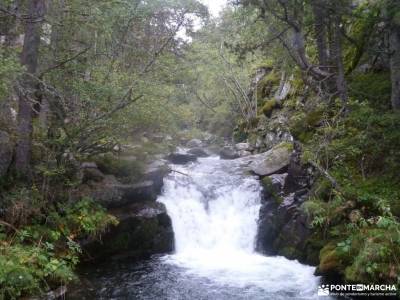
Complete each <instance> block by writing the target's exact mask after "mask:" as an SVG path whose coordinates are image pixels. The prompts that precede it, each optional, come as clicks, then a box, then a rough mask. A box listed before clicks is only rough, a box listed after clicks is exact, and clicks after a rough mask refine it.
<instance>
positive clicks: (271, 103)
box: [262, 99, 277, 118]
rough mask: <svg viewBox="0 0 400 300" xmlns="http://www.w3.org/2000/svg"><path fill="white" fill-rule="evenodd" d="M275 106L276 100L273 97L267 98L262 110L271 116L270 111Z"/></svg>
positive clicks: (267, 115)
mask: <svg viewBox="0 0 400 300" xmlns="http://www.w3.org/2000/svg"><path fill="white" fill-rule="evenodd" d="M276 107H277V102H276V100H275V99H271V100H268V101H267V102H265V104H264V106H263V107H262V112H263V114H264V115H265V116H266V117H268V118H269V117H271V114H272V111H273V110H274V108H276Z"/></svg>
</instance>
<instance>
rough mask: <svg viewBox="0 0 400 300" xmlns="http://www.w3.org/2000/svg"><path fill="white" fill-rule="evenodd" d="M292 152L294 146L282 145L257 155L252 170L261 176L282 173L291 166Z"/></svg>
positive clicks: (251, 165) (251, 164) (252, 163)
mask: <svg viewBox="0 0 400 300" xmlns="http://www.w3.org/2000/svg"><path fill="white" fill-rule="evenodd" d="M292 151H293V147H292V144H289V143H281V144H279V145H277V146H275V147H274V148H272V149H271V150H269V151H267V152H264V153H261V154H258V155H255V156H254V157H253V161H252V162H251V163H250V170H251V171H252V172H254V173H255V174H257V175H259V176H268V175H271V174H275V173H282V172H284V171H286V169H287V167H288V165H289V162H290V157H291V154H292Z"/></svg>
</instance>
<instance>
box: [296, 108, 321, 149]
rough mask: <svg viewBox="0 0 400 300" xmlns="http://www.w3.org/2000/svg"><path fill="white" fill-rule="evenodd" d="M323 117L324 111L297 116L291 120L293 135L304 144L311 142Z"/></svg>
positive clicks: (317, 110) (314, 111)
mask: <svg viewBox="0 0 400 300" xmlns="http://www.w3.org/2000/svg"><path fill="white" fill-rule="evenodd" d="M323 115H324V110H323V109H316V110H313V111H310V112H308V113H304V112H302V113H299V114H296V115H295V116H293V117H292V118H291V120H290V124H289V127H290V132H291V134H292V135H293V137H294V138H296V139H297V140H299V141H301V142H303V143H307V142H309V141H310V140H311V138H312V137H313V135H314V132H315V129H316V128H317V127H318V125H319V124H320V123H321V121H322V119H323Z"/></svg>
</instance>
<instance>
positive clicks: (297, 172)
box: [257, 151, 323, 265]
mask: <svg viewBox="0 0 400 300" xmlns="http://www.w3.org/2000/svg"><path fill="white" fill-rule="evenodd" d="M288 164H289V167H288V168H287V169H288V173H285V174H273V175H270V176H268V177H264V178H263V179H262V184H263V187H264V202H263V203H262V206H261V209H260V217H259V222H258V234H257V251H260V252H262V253H266V254H270V255H283V256H285V257H287V258H290V259H298V260H299V261H301V262H305V263H308V264H313V265H317V264H318V256H319V251H320V249H321V247H322V246H323V243H322V242H321V240H322V238H321V237H319V236H318V234H317V233H316V232H313V231H312V230H311V226H310V223H311V220H310V218H309V217H308V216H307V215H306V214H305V212H304V211H303V209H302V203H303V202H304V201H305V200H306V199H307V198H308V197H309V190H310V184H311V182H312V180H311V179H310V174H308V171H307V168H305V167H304V166H302V165H301V163H300V160H299V152H298V151H294V153H293V154H292V155H291V156H290V162H289V163H288Z"/></svg>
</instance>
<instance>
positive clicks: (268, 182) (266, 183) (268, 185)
mask: <svg viewBox="0 0 400 300" xmlns="http://www.w3.org/2000/svg"><path fill="white" fill-rule="evenodd" d="M261 185H262V187H263V189H264V193H265V195H266V196H267V197H271V198H272V199H274V200H275V202H276V203H277V204H281V203H282V202H283V198H282V197H281V196H279V195H278V193H277V192H276V190H275V188H274V186H273V184H272V179H271V178H270V177H268V176H266V177H264V178H263V179H261Z"/></svg>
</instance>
